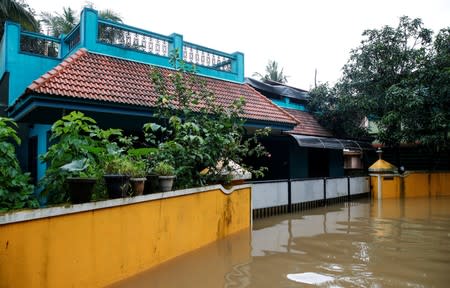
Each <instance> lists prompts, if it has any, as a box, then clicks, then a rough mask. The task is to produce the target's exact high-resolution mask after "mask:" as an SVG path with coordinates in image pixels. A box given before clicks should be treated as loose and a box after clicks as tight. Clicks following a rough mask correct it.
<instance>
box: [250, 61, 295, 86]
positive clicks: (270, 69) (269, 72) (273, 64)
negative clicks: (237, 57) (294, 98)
mask: <svg viewBox="0 0 450 288" xmlns="http://www.w3.org/2000/svg"><path fill="white" fill-rule="evenodd" d="M265 70H266V71H265V74H264V75H263V74H261V73H259V72H255V73H253V76H256V77H259V78H260V80H261V81H266V80H271V81H275V82H279V83H286V82H287V77H288V76H286V75H284V73H283V68H281V71H278V62H277V61H275V60H269V62H268V63H267V65H266V69H265Z"/></svg>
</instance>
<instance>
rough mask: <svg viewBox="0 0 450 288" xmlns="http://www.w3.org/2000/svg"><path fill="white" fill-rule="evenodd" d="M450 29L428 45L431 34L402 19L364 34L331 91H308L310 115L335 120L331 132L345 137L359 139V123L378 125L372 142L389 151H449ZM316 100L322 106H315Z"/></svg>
mask: <svg viewBox="0 0 450 288" xmlns="http://www.w3.org/2000/svg"><path fill="white" fill-rule="evenodd" d="M449 29H450V28H445V29H442V30H441V31H440V32H439V33H438V34H437V36H436V37H435V38H434V41H433V32H432V31H431V30H430V29H427V28H425V27H424V26H423V23H422V21H421V20H420V19H410V18H409V17H407V16H403V17H401V18H400V21H399V24H398V26H397V27H390V26H384V27H383V28H381V29H371V30H366V31H364V33H363V34H362V36H363V40H362V41H361V45H360V46H359V47H357V48H355V49H353V50H352V51H351V52H350V59H349V61H348V63H347V64H346V65H345V66H344V67H343V77H342V79H340V81H339V82H338V83H337V84H336V85H335V87H332V88H329V87H328V86H326V85H325V86H324V85H319V87H317V88H315V89H313V90H312V91H311V95H312V96H313V97H312V98H313V101H312V103H311V105H310V108H311V110H312V111H313V112H315V113H316V115H317V116H318V117H319V120H320V121H321V122H326V121H328V119H329V117H331V116H333V115H334V116H335V117H336V118H337V119H334V120H335V123H334V128H335V129H334V131H337V132H339V133H341V132H342V131H343V133H342V134H343V135H344V136H347V137H351V136H354V137H358V136H359V135H358V133H359V132H360V130H359V129H357V128H358V127H359V123H361V122H362V121H363V119H364V117H368V118H369V119H370V120H373V121H375V122H376V124H377V127H378V134H377V135H376V137H377V139H378V140H379V141H380V142H381V143H384V144H386V145H388V146H396V145H399V144H400V143H419V144H422V145H425V146H428V147H431V148H433V149H434V150H442V149H448V134H449V124H450V115H449V111H450V109H449V108H450V107H449V104H450V96H449V85H448V83H450V33H449V31H450V30H449ZM324 91H325V92H326V93H324ZM318 95H319V96H318ZM316 97H317V99H314V98H316ZM320 97H322V98H323V101H324V103H323V104H321V105H317V104H315V103H316V102H317V100H319V98H320ZM327 117H328V118H327ZM341 117H342V118H341ZM346 117H348V118H350V117H351V118H353V119H351V120H352V121H350V120H349V119H347V121H344V118H346ZM330 124H332V123H330ZM332 125H333V124H332ZM341 126H345V127H344V128H345V129H340V127H341ZM341 128H342V127H341ZM346 133H347V134H346ZM338 136H341V135H338Z"/></svg>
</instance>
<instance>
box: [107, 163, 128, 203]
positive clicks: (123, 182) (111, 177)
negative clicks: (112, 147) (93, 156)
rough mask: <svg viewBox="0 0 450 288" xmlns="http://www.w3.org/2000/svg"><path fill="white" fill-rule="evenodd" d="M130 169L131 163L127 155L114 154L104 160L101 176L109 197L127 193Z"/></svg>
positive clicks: (117, 196)
mask: <svg viewBox="0 0 450 288" xmlns="http://www.w3.org/2000/svg"><path fill="white" fill-rule="evenodd" d="M131 170H132V163H131V161H130V160H129V159H128V157H125V156H122V155H116V156H114V157H112V158H111V159H108V160H107V161H106V163H105V167H104V173H105V174H104V175H103V178H104V179H105V184H106V190H107V192H108V195H109V198H110V199H114V198H120V197H126V196H127V195H128V190H129V188H130V174H131Z"/></svg>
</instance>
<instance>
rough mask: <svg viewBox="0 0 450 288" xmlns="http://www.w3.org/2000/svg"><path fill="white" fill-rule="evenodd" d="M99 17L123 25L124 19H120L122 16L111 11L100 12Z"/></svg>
mask: <svg viewBox="0 0 450 288" xmlns="http://www.w3.org/2000/svg"><path fill="white" fill-rule="evenodd" d="M98 16H99V17H100V18H102V19H107V20H111V21H114V22H119V23H122V18H121V17H120V15H119V14H118V13H117V12H115V11H113V10H111V9H106V10H101V11H99V12H98Z"/></svg>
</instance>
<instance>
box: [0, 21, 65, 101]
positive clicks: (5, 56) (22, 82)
mask: <svg viewBox="0 0 450 288" xmlns="http://www.w3.org/2000/svg"><path fill="white" fill-rule="evenodd" d="M4 45H5V47H3V46H4ZM19 45H20V26H19V25H18V24H15V23H11V22H6V23H5V34H4V36H3V43H2V50H1V52H2V54H1V56H0V59H2V60H1V62H0V64H3V66H2V67H1V70H0V71H2V72H5V71H8V72H10V77H9V101H8V104H9V105H12V104H13V103H14V102H15V101H16V99H17V98H18V97H19V96H20V95H22V93H23V92H24V91H25V89H26V87H28V85H30V84H31V83H32V82H33V80H36V79H38V78H39V77H40V76H42V75H43V74H44V73H46V72H48V71H49V70H51V69H52V68H53V67H55V66H56V65H58V63H59V62H60V60H58V59H53V58H49V57H44V56H37V55H31V54H27V53H22V52H20V51H19ZM2 75H3V74H2Z"/></svg>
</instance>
